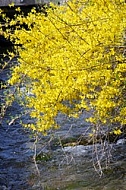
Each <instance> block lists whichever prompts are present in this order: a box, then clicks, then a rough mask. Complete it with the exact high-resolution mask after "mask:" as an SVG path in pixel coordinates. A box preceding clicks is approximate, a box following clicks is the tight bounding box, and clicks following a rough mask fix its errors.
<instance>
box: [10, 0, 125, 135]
mask: <svg viewBox="0 0 126 190" xmlns="http://www.w3.org/2000/svg"><path fill="white" fill-rule="evenodd" d="M51 7H52V8H50V9H47V15H48V16H45V14H44V13H43V12H40V13H37V12H36V10H35V9H33V10H32V11H31V13H29V14H28V16H26V17H24V16H22V15H19V16H17V17H16V18H15V19H14V20H12V21H11V22H10V24H11V26H13V25H15V24H16V23H18V25H17V27H16V29H15V30H14V31H13V33H12V34H11V35H10V38H11V40H13V41H15V43H16V44H22V46H19V47H18V49H17V51H18V54H19V59H18V60H19V63H20V64H19V65H18V66H17V67H15V68H14V70H13V73H12V78H11V79H10V80H9V83H10V84H12V85H14V84H16V83H20V82H22V81H23V80H24V81H25V80H26V78H29V79H30V83H31V86H32V88H31V86H30V89H29V90H30V91H31V93H32V94H33V96H31V97H26V100H27V106H28V107H29V108H32V111H31V117H33V118H36V119H37V120H36V125H31V128H32V129H33V130H35V129H36V130H38V131H41V132H42V131H44V132H45V131H46V130H48V129H49V128H51V127H57V124H56V120H55V117H56V116H57V114H58V113H59V112H62V113H65V114H68V115H71V114H74V115H77V114H76V113H77V111H79V110H80V109H86V110H88V111H89V110H90V111H92V114H94V117H91V118H90V121H91V122H93V123H95V124H96V123H99V124H105V123H116V122H120V123H121V124H125V120H126V116H125V111H124V110H125V104H124V99H125V95H124V94H125V93H126V86H125V85H126V84H125V72H126V63H125V62H126V60H125V56H124V53H123V50H124V49H121V50H120V48H121V47H122V48H123V47H124V38H123V36H124V33H125V28H126V11H125V10H126V4H125V3H124V2H123V1H119V0H113V1H110V0H97V1H95V0H91V1H85V0H82V1H75V0H73V1H68V2H67V3H66V4H64V5H62V6H56V5H55V6H54V5H51ZM24 24H25V25H26V26H27V27H24ZM22 76H23V77H24V78H23V80H22ZM25 85H26V86H27V83H26V84H25ZM28 88H29V87H28Z"/></svg>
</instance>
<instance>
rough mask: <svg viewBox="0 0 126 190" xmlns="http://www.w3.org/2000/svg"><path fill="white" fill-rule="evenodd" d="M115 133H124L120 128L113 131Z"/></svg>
mask: <svg viewBox="0 0 126 190" xmlns="http://www.w3.org/2000/svg"><path fill="white" fill-rule="evenodd" d="M113 133H114V134H115V135H121V133H122V131H121V130H120V129H117V128H116V129H114V131H113Z"/></svg>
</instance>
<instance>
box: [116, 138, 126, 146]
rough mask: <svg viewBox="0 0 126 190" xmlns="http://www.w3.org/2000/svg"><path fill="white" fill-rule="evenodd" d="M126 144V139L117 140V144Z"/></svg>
mask: <svg viewBox="0 0 126 190" xmlns="http://www.w3.org/2000/svg"><path fill="white" fill-rule="evenodd" d="M124 144H126V139H119V140H118V141H117V142H116V145H124Z"/></svg>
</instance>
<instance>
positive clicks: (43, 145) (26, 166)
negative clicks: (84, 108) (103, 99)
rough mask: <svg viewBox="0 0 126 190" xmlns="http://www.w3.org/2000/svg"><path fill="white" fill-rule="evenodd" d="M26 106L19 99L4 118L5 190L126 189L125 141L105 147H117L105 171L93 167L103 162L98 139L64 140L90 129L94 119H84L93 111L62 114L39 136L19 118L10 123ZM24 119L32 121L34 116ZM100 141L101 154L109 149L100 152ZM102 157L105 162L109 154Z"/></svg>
mask: <svg viewBox="0 0 126 190" xmlns="http://www.w3.org/2000/svg"><path fill="white" fill-rule="evenodd" d="M1 60H2V59H1ZM8 73H9V68H5V69H4V70H3V71H2V70H1V72H0V79H1V81H2V82H6V80H7V78H8V77H9V75H8ZM4 91H7V89H1V90H0V97H1V104H2V102H3V97H4V94H3V92H4ZM21 111H22V107H20V106H19V105H18V104H17V103H16V102H15V103H14V104H13V105H12V106H11V107H9V108H8V109H7V111H6V114H5V117H4V118H3V119H2V121H1V124H0V190H101V189H102V190H126V148H125V144H119V145H116V144H111V145H107V149H105V151H107V153H108V149H111V152H110V153H111V154H110V167H109V168H108V169H105V164H104V165H103V172H104V175H103V176H102V177H100V176H99V175H98V174H97V172H96V171H95V169H94V167H93V161H94V163H95V164H96V162H97V160H95V157H92V155H93V154H94V155H95V151H96V149H94V147H93V145H88V146H83V145H79V146H75V147H71V145H69V144H68V145H67V146H66V147H64V146H62V142H63V141H65V139H73V138H75V137H77V136H79V135H82V134H84V135H87V133H88V132H89V131H87V132H86V134H85V130H86V129H87V128H89V130H90V124H88V123H86V122H85V121H84V118H85V117H88V115H87V113H84V114H83V115H82V116H81V117H80V118H79V119H77V120H75V119H72V118H71V119H69V118H67V117H65V116H64V115H59V116H58V121H59V123H60V125H61V129H59V130H58V131H55V132H53V135H48V136H47V137H44V136H42V135H41V134H38V136H37V137H35V136H34V134H33V133H32V132H31V131H30V130H28V129H24V128H23V127H22V126H21V125H20V120H19V119H16V120H14V121H13V122H12V123H10V125H9V121H8V120H9V119H10V118H11V117H12V116H15V115H17V114H19V113H20V112H21ZM23 120H24V121H25V122H26V123H28V122H30V118H29V117H28V116H24V117H23ZM55 139H57V140H55ZM36 140H37V143H36ZM96 147H97V148H98V152H99V155H100V156H101V155H102V154H104V155H106V153H105V151H104V153H103V152H102V153H101V152H100V151H101V150H102V148H101V146H100V145H96ZM96 147H95V148H96ZM36 155H37V158H36V162H35V160H34V157H35V156H36ZM100 158H101V157H100ZM102 162H105V160H104V156H103V161H102ZM102 162H101V164H102ZM95 166H97V165H95Z"/></svg>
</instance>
